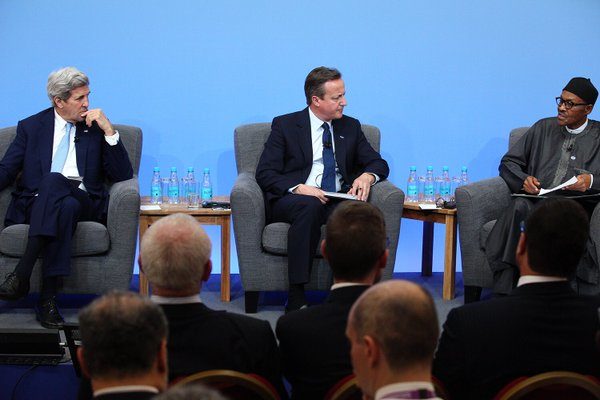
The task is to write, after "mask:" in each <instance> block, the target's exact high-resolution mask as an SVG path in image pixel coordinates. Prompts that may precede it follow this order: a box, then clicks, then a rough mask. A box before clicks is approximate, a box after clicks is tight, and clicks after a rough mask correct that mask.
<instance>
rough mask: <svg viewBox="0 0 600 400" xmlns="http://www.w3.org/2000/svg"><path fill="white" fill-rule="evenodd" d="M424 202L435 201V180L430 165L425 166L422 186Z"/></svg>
mask: <svg viewBox="0 0 600 400" xmlns="http://www.w3.org/2000/svg"><path fill="white" fill-rule="evenodd" d="M423 191H424V198H423V200H424V201H425V203H433V202H435V180H434V179H433V167H432V166H431V165H430V166H428V167H427V174H425V187H424V188H423Z"/></svg>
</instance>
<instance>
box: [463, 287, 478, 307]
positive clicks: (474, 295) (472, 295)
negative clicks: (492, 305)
mask: <svg viewBox="0 0 600 400" xmlns="http://www.w3.org/2000/svg"><path fill="white" fill-rule="evenodd" d="M464 289H465V304H468V303H474V302H476V301H479V299H480V298H481V288H480V287H479V286H469V285H465V287H464Z"/></svg>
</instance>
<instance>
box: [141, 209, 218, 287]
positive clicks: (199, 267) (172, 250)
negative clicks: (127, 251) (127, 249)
mask: <svg viewBox="0 0 600 400" xmlns="http://www.w3.org/2000/svg"><path fill="white" fill-rule="evenodd" d="M210 252H211V243H210V239H209V237H208V236H207V235H206V232H205V231H204V229H202V226H201V225H200V224H199V223H198V221H196V220H195V219H194V218H193V217H192V216H190V215H186V214H181V213H179V214H173V215H169V216H167V217H164V218H161V219H160V220H158V221H157V222H155V223H153V224H152V225H151V226H150V228H148V230H147V231H146V232H145V233H144V236H143V237H142V242H141V244H140V260H141V264H142V268H143V270H144V273H145V274H146V277H147V278H148V281H150V283H151V284H152V285H154V286H159V287H161V288H165V289H170V290H181V289H182V288H188V287H190V285H196V286H198V285H199V284H200V282H201V280H202V276H203V275H204V268H205V266H206V263H207V262H208V261H209V260H210Z"/></svg>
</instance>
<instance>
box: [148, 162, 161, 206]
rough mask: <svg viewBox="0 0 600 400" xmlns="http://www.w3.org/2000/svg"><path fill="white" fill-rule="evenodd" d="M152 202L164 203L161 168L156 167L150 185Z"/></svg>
mask: <svg viewBox="0 0 600 400" xmlns="http://www.w3.org/2000/svg"><path fill="white" fill-rule="evenodd" d="M150 202H151V203H152V204H162V180H161V179H160V168H158V167H154V173H153V174H152V183H151V185H150Z"/></svg>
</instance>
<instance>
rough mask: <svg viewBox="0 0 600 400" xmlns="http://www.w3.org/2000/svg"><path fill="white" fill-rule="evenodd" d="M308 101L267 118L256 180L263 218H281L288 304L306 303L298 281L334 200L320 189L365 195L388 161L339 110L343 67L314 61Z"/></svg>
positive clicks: (306, 278) (305, 275) (381, 176)
mask: <svg viewBox="0 0 600 400" xmlns="http://www.w3.org/2000/svg"><path fill="white" fill-rule="evenodd" d="M304 93H305V95H306V104H308V107H307V108H305V109H304V110H302V111H298V112H295V113H291V114H286V115H281V116H279V117H275V118H274V119H273V123H272V125H271V135H270V136H269V138H268V140H267V142H266V143H265V148H264V150H263V152H262V155H261V157H260V160H259V162H258V166H257V168H256V181H257V182H258V184H259V185H260V187H261V189H262V190H263V192H264V194H265V200H266V208H267V216H268V218H267V219H268V220H269V221H270V222H287V223H289V224H290V225H291V226H290V229H289V231H288V246H287V249H288V276H289V284H290V287H289V296H288V302H287V306H286V310H287V311H292V310H297V309H299V308H301V307H303V306H305V305H306V298H305V296H304V285H305V284H306V283H307V282H308V281H309V279H310V271H311V267H312V263H313V258H314V256H315V254H316V251H317V245H318V244H319V238H320V236H321V225H323V224H324V223H325V222H326V221H327V217H328V216H329V214H330V213H331V211H332V210H333V208H334V207H335V204H336V202H335V201H332V200H330V199H329V198H328V197H326V196H325V192H340V191H341V192H348V193H350V194H352V195H356V197H357V198H358V199H359V200H362V201H366V200H367V199H368V197H369V191H370V187H371V185H374V184H375V183H377V182H378V181H379V180H381V179H385V178H387V176H388V173H389V168H388V165H387V163H386V162H385V161H384V160H383V159H382V158H381V156H380V155H379V153H377V152H376V151H375V150H373V148H372V147H371V145H370V144H369V143H368V142H367V139H366V138H365V135H364V134H363V132H362V130H361V125H360V122H359V121H358V120H356V119H354V118H351V117H348V116H345V115H343V111H344V107H345V106H346V104H347V103H346V97H345V95H346V89H345V87H344V81H343V80H342V74H341V73H340V72H339V71H338V70H336V69H331V68H325V67H318V68H315V69H313V70H312V71H311V72H310V73H309V74H308V76H307V77H306V81H305V83H304Z"/></svg>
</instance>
